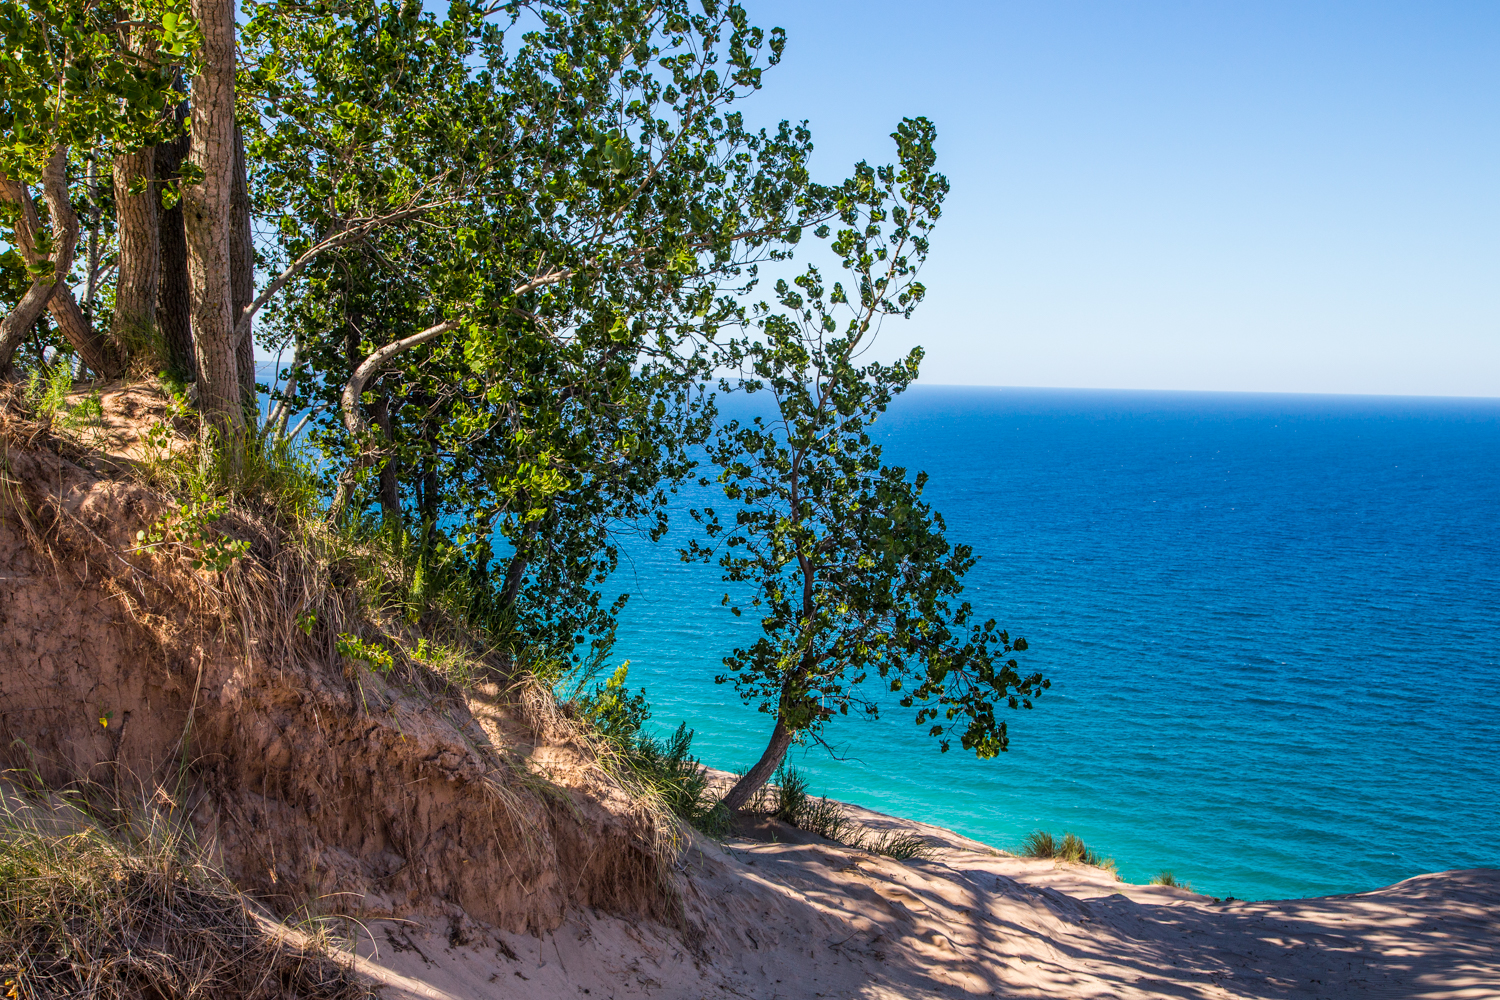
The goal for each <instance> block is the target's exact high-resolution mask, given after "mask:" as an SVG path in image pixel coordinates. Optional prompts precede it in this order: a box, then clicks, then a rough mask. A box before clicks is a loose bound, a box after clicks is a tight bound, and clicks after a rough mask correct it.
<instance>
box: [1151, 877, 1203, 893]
mask: <svg viewBox="0 0 1500 1000" xmlns="http://www.w3.org/2000/svg"><path fill="white" fill-rule="evenodd" d="M1148 884H1150V885H1165V886H1169V887H1171V888H1173V889H1186V890H1187V891H1188V892H1192V891H1193V883H1191V882H1182V881H1179V880H1178V878H1177V876H1175V875H1173V874H1172V873H1171V872H1159V873H1157V874H1156V875H1153V876H1151V881H1150V883H1148Z"/></svg>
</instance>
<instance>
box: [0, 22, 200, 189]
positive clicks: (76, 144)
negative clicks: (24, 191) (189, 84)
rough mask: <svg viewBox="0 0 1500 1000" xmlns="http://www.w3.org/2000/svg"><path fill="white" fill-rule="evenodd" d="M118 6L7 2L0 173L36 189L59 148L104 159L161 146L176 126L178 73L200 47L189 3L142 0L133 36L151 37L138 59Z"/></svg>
mask: <svg viewBox="0 0 1500 1000" xmlns="http://www.w3.org/2000/svg"><path fill="white" fill-rule="evenodd" d="M120 13H121V12H120V11H119V9H118V8H114V7H108V6H100V5H96V4H92V3H87V2H83V0H0V136H3V137H4V138H3V140H0V173H4V174H6V175H7V176H9V177H12V178H15V179H17V180H19V181H21V182H22V183H32V182H35V181H36V180H37V178H38V177H39V175H40V172H41V166H42V163H43V162H44V161H45V160H46V159H47V158H48V157H49V156H51V155H52V151H53V149H54V148H55V147H57V146H63V147H68V148H73V149H79V150H86V149H99V150H100V151H101V152H102V153H103V154H104V155H105V157H106V158H107V157H109V156H110V155H112V154H113V153H114V152H116V151H123V150H129V149H136V148H139V147H141V146H144V145H149V144H151V143H154V142H158V141H160V139H161V138H162V137H164V136H165V135H167V134H169V133H170V132H171V131H172V130H173V129H174V128H175V122H174V121H173V120H172V118H171V116H170V115H168V114H166V113H165V112H166V109H167V107H168V104H169V103H173V104H175V102H176V100H177V93H176V90H175V89H174V84H175V82H176V80H177V79H178V78H179V76H178V74H191V72H192V60H193V57H194V54H195V52H196V49H197V47H198V44H199V42H198V37H197V30H196V28H195V27H194V26H193V23H192V18H191V14H190V4H189V3H187V2H186V0H134V2H133V3H132V4H130V10H129V14H130V17H131V19H132V20H134V21H138V22H141V23H140V25H139V26H138V27H135V28H133V29H132V30H134V31H137V32H140V31H144V32H146V33H148V34H149V35H150V36H152V37H151V39H150V41H149V42H148V43H145V44H144V45H138V46H137V48H138V49H144V48H146V47H147V46H149V47H150V48H153V49H155V52H154V53H153V54H152V56H151V57H150V58H142V57H141V56H139V55H132V54H131V52H130V51H129V50H127V48H126V46H125V44H124V43H123V41H122V35H123V32H122V30H121V26H120V24H119V23H118V20H117V18H118V16H119V14H120Z"/></svg>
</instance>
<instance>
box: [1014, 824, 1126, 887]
mask: <svg viewBox="0 0 1500 1000" xmlns="http://www.w3.org/2000/svg"><path fill="white" fill-rule="evenodd" d="M1017 853H1019V854H1020V855H1021V856H1022V857H1024V858H1040V859H1051V860H1054V861H1066V862H1068V863H1070V864H1075V865H1089V866H1090V867H1093V868H1102V869H1104V870H1105V871H1107V872H1114V871H1115V861H1114V859H1113V858H1101V857H1100V856H1099V854H1098V852H1096V851H1094V850H1093V849H1092V848H1091V847H1089V846H1088V845H1087V844H1085V843H1084V842H1083V838H1081V837H1079V836H1078V835H1076V834H1072V833H1064V834H1063V837H1062V839H1061V840H1058V839H1057V838H1056V837H1054V836H1052V834H1051V833H1049V832H1047V831H1046V830H1033V831H1032V832H1031V833H1030V834H1028V835H1027V837H1026V839H1025V840H1024V841H1023V842H1022V844H1021V849H1020V851H1019V852H1017ZM1115 877H1116V878H1118V877H1119V876H1118V875H1116V876H1115Z"/></svg>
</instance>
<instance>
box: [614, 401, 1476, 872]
mask: <svg viewBox="0 0 1500 1000" xmlns="http://www.w3.org/2000/svg"><path fill="white" fill-rule="evenodd" d="M881 433H882V436H883V439H884V443H885V445H886V448H887V459H888V460H890V461H893V462H897V463H900V464H904V465H907V466H909V467H911V468H912V469H913V470H916V469H926V470H927V471H928V472H930V473H931V474H932V481H931V484H930V485H929V487H928V498H929V499H930V500H931V501H933V503H934V505H935V506H936V507H937V508H938V509H939V510H941V511H942V512H943V513H944V515H945V517H946V518H947V521H948V525H949V528H950V534H951V536H952V537H953V538H955V539H958V540H963V541H967V542H969V543H971V544H973V545H974V547H975V550H976V552H978V553H979V554H980V555H981V556H982V557H983V558H982V561H981V563H980V565H979V567H978V568H976V570H975V571H974V572H973V574H971V577H970V597H971V599H972V600H973V602H974V603H975V605H976V607H977V608H978V609H979V610H980V611H981V612H983V613H985V614H987V615H993V616H995V617H997V618H999V619H1000V620H1001V621H1002V622H1003V623H1005V624H1007V625H1009V626H1011V627H1012V629H1013V631H1015V632H1019V633H1020V634H1022V635H1024V636H1026V638H1027V639H1028V640H1029V641H1030V643H1031V651H1030V653H1029V654H1027V657H1026V663H1027V665H1030V666H1035V667H1036V668H1039V669H1042V670H1044V671H1045V672H1046V673H1047V674H1048V675H1049V676H1050V677H1051V678H1052V680H1053V688H1052V691H1051V692H1049V693H1048V694H1047V696H1046V697H1044V698H1043V699H1042V700H1041V701H1040V702H1039V703H1038V705H1037V708H1036V709H1035V710H1034V711H1032V712H1022V713H1014V714H1012V715H1011V717H1010V723H1011V739H1012V743H1011V747H1012V749H1011V751H1010V752H1009V753H1008V754H1004V755H1002V756H1000V757H999V758H998V759H996V760H992V761H984V762H980V761H975V760H974V759H972V758H968V757H965V756H963V755H962V754H961V752H960V751H958V750H954V751H953V752H951V753H949V754H947V755H939V754H938V753H937V749H936V746H935V745H934V744H933V743H932V742H931V741H930V740H928V739H927V738H926V737H925V736H923V735H922V734H921V733H920V731H919V730H918V729H917V728H916V727H915V726H914V725H913V724H912V722H911V719H910V717H909V713H904V712H902V711H901V710H900V709H899V708H897V707H895V706H892V710H891V711H890V712H888V713H886V714H885V715H883V717H882V718H881V719H880V720H879V721H876V722H864V721H855V720H850V721H848V722H844V723H842V724H841V725H839V726H838V727H837V728H835V729H832V730H830V732H829V737H830V740H831V741H832V743H833V744H834V749H835V750H836V751H837V753H838V757H834V756H832V755H831V754H830V753H829V751H828V750H826V749H823V748H817V747H814V748H808V749H803V750H800V751H794V756H795V762H796V763H797V764H798V765H799V766H801V767H803V768H804V769H806V770H807V771H809V772H810V773H811V774H812V777H813V787H814V790H815V791H819V792H823V793H826V794H829V795H831V796H834V797H837V798H842V799H846V800H849V801H853V802H858V803H860V804H861V805H865V806H869V807H871V808H875V809H879V810H882V811H886V812H892V813H897V814H900V815H904V816H911V817H914V818H919V819H922V820H927V821H930V822H934V823H938V824H941V825H944V826H948V827H951V828H953V829H955V830H959V831H961V832H963V833H966V834H969V835H971V836H974V837H977V838H979V839H981V840H984V841H986V842H988V843H992V844H995V845H998V846H1002V847H1007V846H1014V845H1016V844H1017V843H1019V841H1020V840H1021V838H1022V837H1023V836H1025V834H1026V833H1027V832H1028V831H1030V830H1032V829H1034V828H1037V827H1042V828H1046V829H1049V830H1051V831H1053V832H1054V833H1059V834H1060V833H1062V832H1063V831H1065V830H1066V831H1071V832H1074V833H1077V834H1078V835H1080V836H1082V837H1083V838H1084V839H1085V840H1086V841H1087V842H1088V843H1089V844H1090V845H1091V846H1094V847H1096V848H1097V849H1099V850H1100V851H1101V853H1104V854H1107V855H1110V856H1113V857H1114V858H1115V859H1116V861H1117V862H1118V863H1119V866H1120V871H1121V873H1122V875H1123V876H1124V877H1125V878H1126V879H1128V880H1130V881H1145V880H1146V879H1147V878H1149V877H1150V876H1151V875H1152V874H1154V873H1156V872H1158V871H1161V870H1163V869H1170V870H1172V871H1173V872H1175V873H1176V874H1177V876H1178V877H1180V878H1186V879H1188V880H1190V881H1191V882H1192V883H1193V884H1194V886H1195V887H1196V888H1198V889H1199V890H1201V891H1205V892H1209V893H1212V894H1214V895H1219V896H1224V895H1230V894H1232V895H1235V896H1238V897H1240V898H1248V899H1258V898H1279V897H1290V896H1305V895H1320V894H1325V893H1335V892H1348V891H1357V890H1362V889H1370V888H1374V887H1377V886H1381V885H1385V884H1388V883H1391V882H1394V881H1397V880H1399V879H1402V878H1405V877H1408V876H1411V875H1415V874H1419V873H1421V872H1426V871H1436V870H1441V869H1445V868H1456V867H1473V866H1480V865H1488V866H1500V820H1497V817H1500V749H1497V737H1500V705H1497V697H1496V691H1497V686H1500V654H1497V649H1496V638H1497V626H1500V401H1496V400H1442V399H1409V398H1385V397H1317V396H1277V395H1242V394H1210V393H1123V392H1104V391H1071V390H1035V389H959V388H942V387H919V388H916V389H913V390H912V391H911V392H910V393H908V395H907V396H905V397H903V398H902V399H901V400H899V401H898V404H897V406H896V407H895V408H894V409H893V411H892V412H891V413H890V414H888V415H887V417H886V418H885V419H884V420H883V421H882V424H881ZM705 498H706V497H703V496H696V497H694V496H691V495H690V496H689V497H687V499H689V500H701V499H705ZM710 502H712V500H711V499H710ZM721 502H722V501H721ZM684 520H685V519H679V520H678V522H677V523H678V524H679V525H680V524H682V522H683V521H684ZM627 556H628V558H627V561H626V564H625V566H624V568H623V569H622V570H621V572H620V574H619V575H618V577H617V583H618V585H619V586H620V587H621V588H622V589H625V590H628V591H630V592H631V594H632V598H631V602H630V604H629V606H628V607H627V609H626V612H625V616H624V620H623V623H622V628H621V633H620V639H619V643H618V645H617V647H616V654H617V656H618V657H620V658H629V659H630V660H631V661H632V666H631V681H632V684H633V685H635V686H643V687H645V689H646V690H647V693H648V695H649V697H650V700H651V701H652V703H653V705H654V708H655V720H654V724H656V725H658V726H659V727H661V728H663V729H666V728H670V727H675V725H676V724H677V722H678V721H680V720H686V721H687V722H688V724H689V725H690V726H691V727H692V728H694V729H695V730H696V732H697V737H696V740H695V744H694V745H695V748H696V749H697V751H698V752H699V753H700V754H701V755H702V757H703V759H704V760H705V762H706V763H709V764H712V765H715V766H718V767H726V768H732V767H736V766H745V765H747V764H749V763H750V762H751V761H753V760H754V759H755V757H756V756H758V754H759V752H760V750H761V749H762V748H763V746H764V741H765V739H766V737H767V735H768V733H769V729H770V720H769V718H768V717H766V716H762V715H758V714H757V713H755V712H754V711H752V710H750V709H747V708H745V707H743V706H742V705H741V704H740V703H739V702H738V700H737V698H736V696H735V694H734V691H733V689H732V688H730V687H728V686H722V687H721V686H716V685H715V684H714V683H713V681H712V678H713V675H714V674H715V673H716V672H717V669H718V665H719V659H720V657H722V656H723V655H724V653H725V652H727V651H728V650H729V649H730V648H732V646H733V645H735V644H736V643H738V642H742V641H744V640H745V639H746V638H748V637H749V636H751V635H753V634H754V631H755V629H756V625H755V624H754V623H753V622H749V621H746V620H736V619H734V618H732V617H731V616H730V615H729V614H728V612H727V610H726V609H725V608H723V607H721V606H720V604H719V598H720V596H721V595H722V594H723V593H724V589H725V588H724V586H723V585H722V584H721V583H719V581H718V577H717V573H716V571H714V570H713V569H712V568H710V567H703V566H690V565H684V564H682V563H681V562H679V561H678V560H677V557H676V554H675V549H674V548H673V547H672V545H671V543H670V541H669V542H668V543H666V544H662V545H656V546H652V545H648V544H645V543H633V544H630V545H629V546H627Z"/></svg>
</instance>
